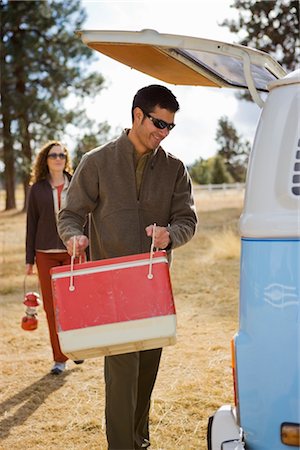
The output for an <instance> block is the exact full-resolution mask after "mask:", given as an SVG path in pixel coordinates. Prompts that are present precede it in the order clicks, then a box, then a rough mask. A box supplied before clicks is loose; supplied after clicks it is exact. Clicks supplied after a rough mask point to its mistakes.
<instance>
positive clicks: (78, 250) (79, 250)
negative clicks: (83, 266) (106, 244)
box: [66, 234, 89, 257]
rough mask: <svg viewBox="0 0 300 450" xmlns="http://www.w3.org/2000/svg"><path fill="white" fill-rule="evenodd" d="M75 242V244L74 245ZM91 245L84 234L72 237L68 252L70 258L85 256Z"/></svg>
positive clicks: (68, 244) (69, 241) (68, 243)
mask: <svg viewBox="0 0 300 450" xmlns="http://www.w3.org/2000/svg"><path fill="white" fill-rule="evenodd" d="M74 241H75V244H74ZM88 245H89V240H88V238H87V237H86V236H84V235H83V234H81V235H79V236H73V237H71V238H70V239H69V240H68V242H67V245H66V247H67V250H68V253H69V255H70V256H76V257H80V256H83V255H84V252H85V249H86V248H87V246H88Z"/></svg>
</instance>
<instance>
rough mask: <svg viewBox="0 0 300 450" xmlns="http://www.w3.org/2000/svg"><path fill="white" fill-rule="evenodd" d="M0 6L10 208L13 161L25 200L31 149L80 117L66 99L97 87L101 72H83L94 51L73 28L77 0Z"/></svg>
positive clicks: (78, 17) (78, 16)
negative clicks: (66, 104) (83, 43)
mask: <svg viewBox="0 0 300 450" xmlns="http://www.w3.org/2000/svg"><path fill="white" fill-rule="evenodd" d="M0 12H1V60H0V62H1V67H0V68H1V118H2V134H3V162H4V182H5V189H6V209H11V208H15V206H16V202H15V178H16V169H17V167H19V168H20V169H21V171H20V173H19V176H20V177H21V180H22V182H23V185H24V190H25V202H26V194H27V187H28V181H29V172H30V166H31V161H32V156H33V153H34V149H35V148H36V147H37V146H38V145H40V144H42V143H44V142H45V140H48V139H53V138H55V139H57V138H60V139H61V138H63V136H64V134H65V129H66V126H67V124H70V123H73V124H77V125H79V124H80V123H81V121H82V120H83V118H84V112H83V111H82V110H81V109H80V108H73V109H72V110H67V109H66V106H65V100H66V99H67V98H68V97H69V96H71V95H74V96H81V97H85V96H89V95H95V94H96V93H99V91H100V90H101V89H102V85H103V77H102V76H101V75H99V74H96V73H88V70H87V69H86V68H87V67H88V65H90V63H91V62H92V60H93V52H92V51H91V50H90V49H89V48H88V47H87V46H85V45H82V43H81V41H80V39H79V38H78V37H76V36H75V34H74V31H75V30H77V29H79V28H81V26H82V23H83V22H84V20H85V13H84V11H83V9H81V6H80V0H45V1H42V2H41V1H36V0H33V1H30V2H27V1H17V2H15V1H8V0H0Z"/></svg>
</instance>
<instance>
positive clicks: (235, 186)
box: [193, 183, 245, 192]
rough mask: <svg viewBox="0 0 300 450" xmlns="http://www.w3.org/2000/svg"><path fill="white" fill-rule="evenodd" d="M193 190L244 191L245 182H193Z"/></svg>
mask: <svg viewBox="0 0 300 450" xmlns="http://www.w3.org/2000/svg"><path fill="white" fill-rule="evenodd" d="M193 187H194V191H207V192H212V191H229V190H231V191H232V190H236V191H244V189H245V183H223V184H194V186H193Z"/></svg>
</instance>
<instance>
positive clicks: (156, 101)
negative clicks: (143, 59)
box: [131, 84, 179, 121]
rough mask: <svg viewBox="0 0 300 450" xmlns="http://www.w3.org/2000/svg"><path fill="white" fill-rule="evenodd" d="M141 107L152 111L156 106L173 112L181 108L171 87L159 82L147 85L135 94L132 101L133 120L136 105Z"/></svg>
mask: <svg viewBox="0 0 300 450" xmlns="http://www.w3.org/2000/svg"><path fill="white" fill-rule="evenodd" d="M137 106H138V107H139V108H141V110H142V111H144V112H146V113H148V114H149V113H151V112H152V111H153V110H154V109H155V107H156V106H159V107H160V108H163V109H167V110H168V111H171V112H173V113H176V112H177V111H178V110H179V103H178V101H177V99H176V97H175V95H174V94H173V93H172V92H171V91H170V89H168V88H166V87H165V86H161V85H159V84H151V85H150V86H146V87H144V88H142V89H140V90H139V91H137V93H136V94H135V96H134V98H133V102H132V108H131V117H132V121H133V111H134V109H135V108H136V107H137Z"/></svg>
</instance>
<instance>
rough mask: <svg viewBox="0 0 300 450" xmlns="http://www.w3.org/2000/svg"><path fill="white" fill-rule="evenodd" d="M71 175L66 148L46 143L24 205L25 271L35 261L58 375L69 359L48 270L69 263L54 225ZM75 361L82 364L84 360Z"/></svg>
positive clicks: (38, 157) (36, 165) (57, 144)
mask: <svg viewBox="0 0 300 450" xmlns="http://www.w3.org/2000/svg"><path fill="white" fill-rule="evenodd" d="M71 177H72V168H71V161H70V155H69V152H68V150H67V148H66V147H65V146H64V145H63V144H62V143H61V142H59V141H50V142H48V143H47V144H45V145H44V146H43V147H42V148H41V150H40V151H39V153H38V155H37V157H36V161H35V163H34V166H33V170H32V177H31V184H32V186H31V188H30V193H29V198H28V208H27V227H26V271H25V272H26V275H31V274H32V273H33V265H34V263H36V266H37V270H38V276H39V281H40V287H41V292H42V297H43V305H44V310H45V312H46V316H47V322H48V328H49V334H50V341H51V346H52V352H53V359H54V364H53V367H52V369H51V373H52V374H53V375H59V374H60V373H62V372H63V371H64V370H65V368H66V361H67V359H68V358H67V356H66V355H64V354H63V353H62V351H61V348H60V345H59V340H58V335H57V332H56V327H55V312H54V306H53V299H52V290H51V276H50V269H51V268H52V267H55V266H60V265H64V264H70V256H69V255H68V253H67V250H66V248H65V246H64V244H63V243H62V241H61V239H60V238H59V235H58V232H57V226H56V224H57V215H58V212H59V210H60V208H61V207H62V206H63V205H64V202H65V197H66V192H67V189H68V186H69V183H70V180H71ZM74 362H75V363H76V364H81V363H82V362H83V361H82V360H80V361H74Z"/></svg>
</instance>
